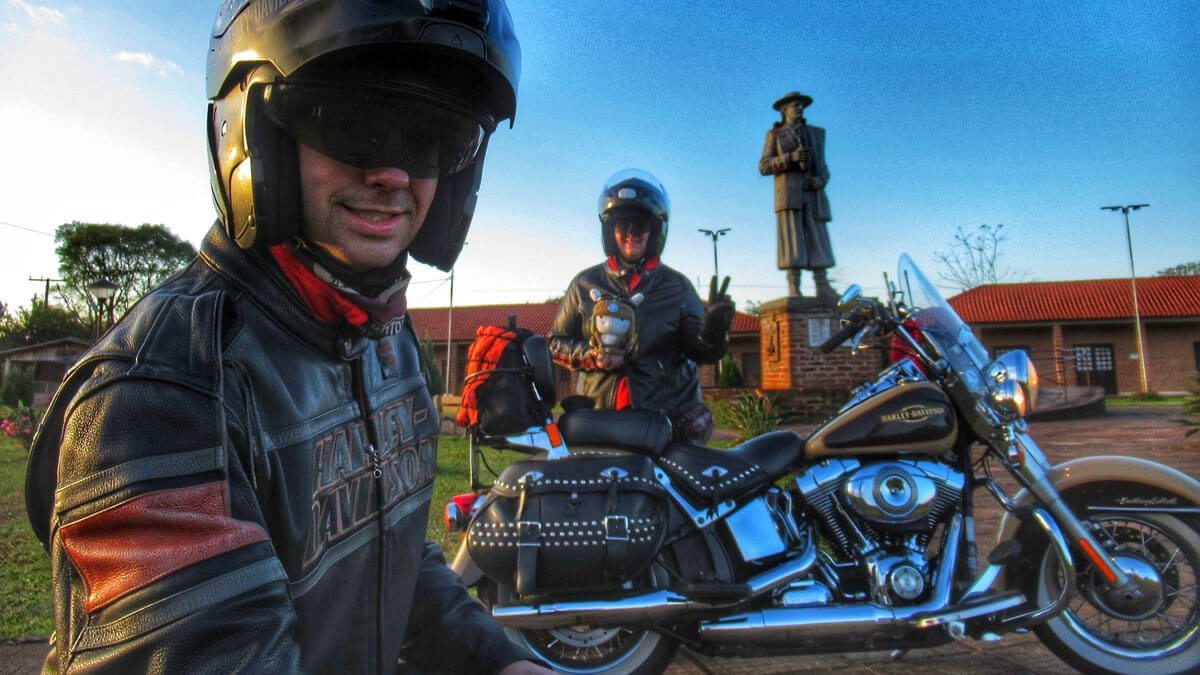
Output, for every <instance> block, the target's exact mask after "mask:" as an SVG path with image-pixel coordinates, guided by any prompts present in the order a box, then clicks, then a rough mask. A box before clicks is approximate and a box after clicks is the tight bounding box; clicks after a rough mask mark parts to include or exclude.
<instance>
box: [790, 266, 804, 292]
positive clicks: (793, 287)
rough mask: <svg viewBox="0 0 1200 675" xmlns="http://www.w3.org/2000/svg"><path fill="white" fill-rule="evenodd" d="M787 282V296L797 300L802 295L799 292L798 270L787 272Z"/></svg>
mask: <svg viewBox="0 0 1200 675" xmlns="http://www.w3.org/2000/svg"><path fill="white" fill-rule="evenodd" d="M787 280H788V295H790V296H793V297H797V298H798V297H800V296H802V295H804V294H803V293H801V292H800V270H788V273H787Z"/></svg>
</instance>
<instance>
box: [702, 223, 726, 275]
mask: <svg viewBox="0 0 1200 675" xmlns="http://www.w3.org/2000/svg"><path fill="white" fill-rule="evenodd" d="M731 229H733V228H729V227H726V228H724V229H721V230H703V229H701V230H696V231H697V232H701V233H703V234H707V235H708V236H709V237H712V243H713V276H714V277H716V278H717V279H720V278H721V268H720V267H718V266H717V240H718V239H720V238H721V237H723V236H725V233H726V232H729V231H730V230H731Z"/></svg>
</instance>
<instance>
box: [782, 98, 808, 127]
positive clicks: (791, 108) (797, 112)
mask: <svg viewBox="0 0 1200 675" xmlns="http://www.w3.org/2000/svg"><path fill="white" fill-rule="evenodd" d="M803 117H804V104H803V103H801V102H800V101H798V100H797V101H789V102H788V103H786V104H785V105H784V106H783V119H784V120H786V121H788V122H795V121H796V120H798V119H801V118H803Z"/></svg>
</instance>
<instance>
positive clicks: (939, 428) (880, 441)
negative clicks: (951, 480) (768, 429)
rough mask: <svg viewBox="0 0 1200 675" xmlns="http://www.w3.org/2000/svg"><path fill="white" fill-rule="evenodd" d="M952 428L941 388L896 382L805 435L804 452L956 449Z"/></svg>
mask: <svg viewBox="0 0 1200 675" xmlns="http://www.w3.org/2000/svg"><path fill="white" fill-rule="evenodd" d="M955 424H956V422H955V416H954V409H953V407H952V406H951V405H950V399H948V398H946V394H945V393H943V392H942V390H941V389H939V388H938V387H936V386H935V385H933V384H930V383H928V382H905V383H897V384H895V385H894V386H891V387H887V388H885V389H883V390H881V391H878V392H876V393H874V394H873V395H871V396H869V397H868V398H866V399H865V400H862V401H860V402H859V403H858V404H856V405H854V406H853V407H851V408H850V409H848V410H843V411H841V412H840V413H839V414H837V415H835V416H834V417H833V418H832V419H831V420H829V421H828V422H826V423H825V425H824V426H822V427H820V428H819V429H817V430H816V431H815V432H813V434H812V436H810V437H809V439H808V443H807V445H806V447H805V454H806V455H808V456H809V457H821V456H825V455H832V456H840V455H847V454H861V453H868V454H893V453H901V454H903V453H922V454H937V453H941V452H945V451H946V450H950V449H951V448H952V447H953V446H954V437H955V433H954V432H955Z"/></svg>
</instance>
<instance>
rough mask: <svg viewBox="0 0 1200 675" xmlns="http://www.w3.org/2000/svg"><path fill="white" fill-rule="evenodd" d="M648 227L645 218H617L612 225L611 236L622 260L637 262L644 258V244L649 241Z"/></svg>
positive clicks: (648, 224)
mask: <svg viewBox="0 0 1200 675" xmlns="http://www.w3.org/2000/svg"><path fill="white" fill-rule="evenodd" d="M650 225H651V224H650V222H649V221H648V220H647V219H645V218H639V217H633V218H623V217H622V218H617V220H616V221H615V222H614V223H613V236H614V238H615V239H616V240H617V250H618V251H620V253H621V257H622V258H624V259H625V260H629V261H637V260H641V259H642V258H643V257H645V255H646V244H647V243H649V241H650Z"/></svg>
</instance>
